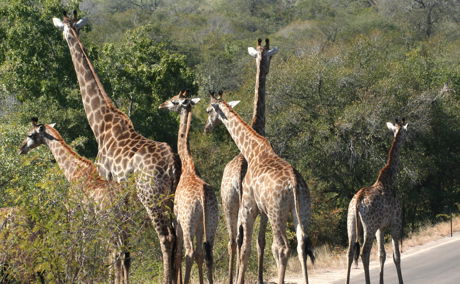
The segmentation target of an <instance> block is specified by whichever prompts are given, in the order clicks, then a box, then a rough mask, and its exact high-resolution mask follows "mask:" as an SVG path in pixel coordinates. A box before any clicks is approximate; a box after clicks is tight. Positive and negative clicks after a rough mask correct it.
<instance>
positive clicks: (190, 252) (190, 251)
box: [183, 235, 195, 284]
mask: <svg viewBox="0 0 460 284" xmlns="http://www.w3.org/2000/svg"><path fill="white" fill-rule="evenodd" d="M183 243H184V247H185V276H184V284H188V283H189V282H190V272H191V270H192V265H193V260H194V257H195V250H194V247H193V243H192V240H191V239H190V237H188V236H186V235H184V242H183Z"/></svg>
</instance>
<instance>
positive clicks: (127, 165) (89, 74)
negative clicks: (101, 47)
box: [53, 13, 180, 284]
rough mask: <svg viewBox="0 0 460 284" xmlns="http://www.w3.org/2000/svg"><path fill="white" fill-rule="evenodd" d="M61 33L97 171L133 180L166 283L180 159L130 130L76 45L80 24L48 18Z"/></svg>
mask: <svg viewBox="0 0 460 284" xmlns="http://www.w3.org/2000/svg"><path fill="white" fill-rule="evenodd" d="M53 22H54V25H55V26H56V27H58V28H60V29H62V30H63V33H64V38H65V40H66V41H67V44H68V46H69V49H70V54H71V56H72V61H73V64H74V66H75V72H76V73H77V78H78V83H79V85H80V92H81V96H82V100H83V106H84V109H85V112H86V116H87V118H88V121H89V125H90V127H91V129H92V131H93V133H94V136H95V137H96V141H97V144H98V154H97V160H96V161H97V166H98V169H99V172H100V173H101V175H102V176H103V177H105V178H106V179H108V180H112V179H114V180H116V181H118V182H120V181H124V180H126V179H128V178H129V177H130V176H131V175H134V178H135V181H136V186H137V196H138V198H139V200H140V201H141V202H142V204H143V205H144V207H145V209H146V210H147V213H148V215H149V217H150V219H151V220H152V223H153V226H154V228H155V230H156V232H157V234H158V236H159V239H160V246H161V251H162V255H163V281H164V283H168V284H169V283H171V282H173V281H174V280H173V279H172V276H173V275H174V274H175V273H174V271H173V270H174V268H173V266H172V265H173V261H172V256H173V251H174V246H175V239H176V237H175V233H174V228H173V227H174V226H173V222H174V220H173V216H172V215H173V214H172V211H171V208H172V207H173V199H172V197H171V196H172V195H173V194H174V190H175V188H176V185H177V182H178V180H179V176H180V166H179V163H180V161H179V158H178V157H177V155H176V154H175V153H174V152H173V150H172V149H171V147H170V146H169V145H168V144H166V143H161V142H156V141H153V140H150V139H147V138H145V137H144V136H142V135H141V134H139V133H138V132H136V130H135V129H134V126H133V123H132V122H131V120H130V119H129V117H128V116H127V115H126V114H124V113H123V112H122V111H120V110H119V109H118V108H117V107H116V106H115V105H114V103H113V102H112V100H111V99H110V98H109V96H108V95H107V93H106V92H105V90H104V87H103V86H102V84H101V82H100V80H99V77H98V75H97V73H96V71H95V70H94V67H93V64H92V63H91V61H90V59H89V58H88V56H87V54H86V53H85V50H84V48H83V44H82V43H81V41H80V38H79V35H78V30H79V29H80V28H81V27H82V25H84V24H85V22H86V21H85V19H81V20H79V21H77V18H76V15H75V13H74V17H73V18H72V19H71V18H68V17H64V20H63V21H61V20H60V19H57V18H53Z"/></svg>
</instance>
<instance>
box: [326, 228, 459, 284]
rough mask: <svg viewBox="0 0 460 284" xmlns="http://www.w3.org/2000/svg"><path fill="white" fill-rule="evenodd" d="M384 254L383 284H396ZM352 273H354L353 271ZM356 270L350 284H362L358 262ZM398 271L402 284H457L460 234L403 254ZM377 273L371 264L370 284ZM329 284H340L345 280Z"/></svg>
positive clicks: (390, 261) (389, 258)
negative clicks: (357, 272) (399, 270)
mask: <svg viewBox="0 0 460 284" xmlns="http://www.w3.org/2000/svg"><path fill="white" fill-rule="evenodd" d="M374 245H375V244H374ZM386 253H387V260H386V261H385V269H384V283H385V284H393V283H396V284H398V275H397V273H396V267H395V265H394V263H393V258H392V255H393V252H392V251H391V250H390V251H388V250H387V252H386ZM352 270H355V271H356V269H354V268H352ZM358 270H360V271H361V272H360V273H359V274H356V273H352V277H351V281H350V283H351V284H358V283H365V282H364V271H363V268H362V263H361V262H360V264H359V268H358ZM401 270H402V275H403V280H404V283H405V284H460V233H456V234H454V236H453V238H449V237H448V238H445V239H442V240H440V241H438V242H435V243H434V244H431V245H429V246H428V247H426V248H423V249H420V250H417V251H415V252H413V253H408V254H407V255H404V254H403V256H402V259H401ZM345 273H346V272H345ZM379 273H380V268H379V266H378V265H377V264H375V263H374V265H373V266H371V269H370V274H371V283H379ZM353 274H355V275H353ZM331 283H333V284H336V283H337V284H339V283H340V284H343V283H345V279H343V280H340V281H334V282H331Z"/></svg>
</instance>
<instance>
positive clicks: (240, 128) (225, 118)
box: [218, 102, 273, 163]
mask: <svg viewBox="0 0 460 284" xmlns="http://www.w3.org/2000/svg"><path fill="white" fill-rule="evenodd" d="M218 105H219V107H220V109H221V110H222V112H219V119H220V120H221V121H222V123H223V124H224V125H225V127H226V128H227V130H228V132H229V133H230V136H231V137H232V139H233V141H235V144H236V146H237V147H238V149H239V150H240V152H241V154H243V156H244V158H245V159H246V161H248V163H250V162H251V161H252V160H253V159H254V158H256V157H257V156H258V155H259V154H260V152H261V151H265V152H270V153H273V149H272V147H271V145H270V143H269V142H268V140H267V139H265V138H264V137H263V136H261V135H260V134H258V133H257V132H256V131H254V129H252V127H250V126H249V125H248V124H247V123H246V122H244V121H243V120H242V119H241V117H240V116H239V115H238V114H237V113H236V112H235V111H233V109H231V107H230V106H229V105H228V104H227V103H226V102H219V103H218Z"/></svg>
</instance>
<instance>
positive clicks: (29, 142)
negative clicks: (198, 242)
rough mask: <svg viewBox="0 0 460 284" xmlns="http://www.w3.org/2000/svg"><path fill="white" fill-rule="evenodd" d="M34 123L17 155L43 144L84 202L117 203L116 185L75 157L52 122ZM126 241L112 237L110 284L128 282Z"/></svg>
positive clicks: (104, 205)
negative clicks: (111, 279)
mask: <svg viewBox="0 0 460 284" xmlns="http://www.w3.org/2000/svg"><path fill="white" fill-rule="evenodd" d="M37 122H38V120H37V119H36V118H33V119H32V129H31V130H30V131H29V133H28V135H27V138H26V139H25V140H24V142H23V143H22V145H21V147H20V152H19V153H20V154H27V153H28V152H29V151H30V150H31V149H33V148H36V147H38V146H40V145H42V144H45V145H47V146H48V148H49V149H50V150H51V153H52V154H53V156H54V158H55V159H56V162H57V163H58V165H59V167H60V168H61V170H62V171H64V176H65V177H66V179H67V180H68V181H69V182H71V183H72V184H74V185H77V186H78V188H79V189H81V190H82V191H83V193H84V195H85V199H86V200H84V202H85V203H87V202H88V201H90V200H93V201H94V202H95V203H96V204H97V206H98V208H97V209H98V211H99V210H104V209H107V208H111V207H112V206H114V205H115V202H116V201H117V200H118V198H117V197H118V196H119V195H120V194H121V188H120V185H119V184H118V183H115V182H113V181H107V180H104V179H102V177H101V176H100V175H99V174H98V171H97V169H96V167H95V165H94V164H93V163H92V162H91V161H90V160H88V159H86V158H84V157H82V156H80V155H78V154H77V153H76V152H75V151H74V150H72V148H70V146H69V145H67V144H66V143H65V141H64V140H63V138H62V136H61V134H60V133H59V132H58V131H57V130H56V129H55V128H54V125H55V124H54V123H53V124H38V123H37ZM122 206H123V205H122ZM115 209H116V210H117V212H116V214H118V215H119V216H117V218H120V219H121V218H122V216H121V214H123V212H124V209H123V208H115ZM127 238H128V236H127V232H126V231H123V232H121V233H120V234H116V235H114V236H113V242H114V244H113V245H114V249H113V252H112V257H113V258H114V259H113V261H114V270H113V280H114V283H129V268H130V256H129V252H128V251H126V249H127V247H128V244H127Z"/></svg>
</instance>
